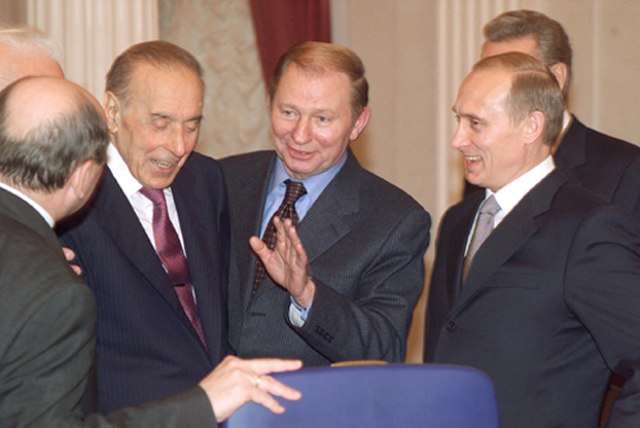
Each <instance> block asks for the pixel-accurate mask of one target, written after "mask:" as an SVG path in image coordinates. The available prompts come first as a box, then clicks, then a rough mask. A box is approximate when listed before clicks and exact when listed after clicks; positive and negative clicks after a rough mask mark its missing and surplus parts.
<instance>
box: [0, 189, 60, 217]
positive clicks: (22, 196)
mask: <svg viewBox="0 0 640 428" xmlns="http://www.w3.org/2000/svg"><path fill="white" fill-rule="evenodd" d="M0 187H1V188H3V189H4V190H6V191H7V192H10V193H12V194H14V195H15V196H17V197H18V198H20V199H22V200H23V201H25V202H26V203H28V204H29V205H31V206H32V207H33V209H34V210H36V211H37V212H38V214H40V215H41V216H42V218H44V220H45V221H46V222H47V224H48V225H49V227H51V228H53V226H54V225H55V221H54V220H53V217H51V214H49V212H48V211H47V210H45V209H44V208H43V207H42V205H40V204H39V203H37V202H36V201H34V200H33V199H31V198H30V197H28V196H27V195H25V194H24V193H22V192H21V191H19V190H18V189H15V188H13V187H11V186H9V185H8V184H5V183H2V182H0Z"/></svg>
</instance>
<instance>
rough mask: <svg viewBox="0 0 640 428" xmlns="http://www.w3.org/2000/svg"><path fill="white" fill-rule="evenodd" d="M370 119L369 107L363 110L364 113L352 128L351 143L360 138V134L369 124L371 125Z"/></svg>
mask: <svg viewBox="0 0 640 428" xmlns="http://www.w3.org/2000/svg"><path fill="white" fill-rule="evenodd" d="M370 117H371V109H370V108H369V107H365V108H363V109H362V112H360V116H358V119H356V121H355V122H354V124H353V126H352V127H351V134H350V135H349V141H353V140H355V139H356V138H358V136H359V135H360V133H361V132H362V131H363V130H364V128H365V127H366V126H367V123H369V118H370Z"/></svg>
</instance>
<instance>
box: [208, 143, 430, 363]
mask: <svg viewBox="0 0 640 428" xmlns="http://www.w3.org/2000/svg"><path fill="white" fill-rule="evenodd" d="M275 158H276V155H275V152H273V151H262V152H255V153H249V154H244V155H239V156H234V157H230V158H226V159H223V160H221V161H220V162H221V166H222V169H223V171H224V174H225V180H226V182H227V188H228V194H229V207H230V217H231V242H232V244H231V259H232V263H231V266H230V280H229V310H228V312H229V325H230V326H229V340H230V343H231V346H232V348H234V349H235V351H236V352H237V354H238V355H239V356H241V357H266V356H268V357H286V358H299V359H302V360H303V361H304V363H305V365H307V366H313V365H325V364H329V363H331V362H335V361H342V360H353V359H384V360H388V361H402V360H403V359H404V357H405V349H406V343H405V342H406V337H407V331H408V328H409V324H410V321H411V315H412V311H413V308H414V306H415V303H416V301H417V298H418V296H419V295H420V293H421V291H422V289H423V286H424V265H423V255H424V252H425V251H426V249H427V246H428V243H429V227H430V218H429V215H428V213H427V212H426V211H425V210H424V209H423V208H422V207H421V206H420V205H419V204H418V203H417V202H416V201H414V200H413V199H412V198H411V197H409V196H408V195H407V194H406V193H404V192H403V191H401V190H400V189H398V188H397V187H395V186H393V185H391V184H389V183H387V182H386V181H384V180H382V179H380V178H379V177H376V176H375V175H373V174H371V173H369V172H367V171H365V170H364V169H363V168H362V167H361V166H360V165H359V164H358V162H357V161H356V159H355V157H354V156H353V154H352V153H351V152H349V155H348V159H347V162H346V164H345V165H344V167H343V168H342V169H341V170H340V172H339V173H338V174H337V175H336V177H335V178H334V179H333V180H332V182H331V183H329V185H328V186H327V188H326V189H325V190H324V191H323V193H322V194H321V195H320V197H319V198H318V199H317V200H316V202H315V203H314V205H313V206H312V207H311V209H310V210H309V211H308V212H307V214H306V216H305V217H304V219H303V220H302V221H301V222H300V223H299V224H298V228H297V231H298V234H299V236H300V238H301V240H302V242H303V244H304V246H305V249H306V251H307V253H308V256H309V262H310V265H311V274H312V275H313V278H314V281H315V282H316V284H317V291H316V296H315V299H314V301H313V306H312V308H311V311H310V313H309V317H308V318H307V321H306V323H305V324H304V326H303V327H301V328H297V327H294V326H292V325H291V324H290V323H289V322H288V308H289V304H290V297H289V295H288V293H286V292H285V291H284V290H283V289H282V288H280V287H279V286H277V285H275V284H274V283H273V282H272V281H271V279H270V278H268V277H267V278H266V279H265V281H264V282H263V283H262V285H261V286H260V288H259V290H258V293H257V294H256V295H255V296H254V297H253V298H252V297H251V288H252V283H253V278H254V275H255V266H256V258H255V256H254V254H253V253H252V252H251V249H250V247H249V238H250V237H251V236H252V235H258V234H259V230H260V224H261V220H262V219H261V217H262V211H263V205H264V201H265V198H266V192H267V186H268V181H269V177H270V174H271V171H272V168H273V165H274V161H275Z"/></svg>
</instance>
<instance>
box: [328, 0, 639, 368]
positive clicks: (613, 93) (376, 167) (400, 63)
mask: <svg viewBox="0 0 640 428" xmlns="http://www.w3.org/2000/svg"><path fill="white" fill-rule="evenodd" d="M332 7H333V14H334V19H333V22H334V26H335V28H334V40H335V41H336V42H337V43H340V44H344V45H347V46H349V47H351V48H352V49H354V50H355V51H356V52H358V53H359V54H360V56H361V57H362V58H363V61H364V63H365V66H366V67H367V74H368V77H369V80H370V83H371V106H372V110H373V118H372V121H371V122H370V125H369V127H368V129H367V130H366V131H365V134H364V136H363V137H362V138H361V139H360V141H358V142H356V144H355V148H356V151H357V154H358V156H359V157H360V159H361V160H363V162H364V164H365V165H366V166H367V167H368V168H370V169H371V170H373V171H374V172H376V173H377V174H379V175H381V176H383V177H385V178H386V179H388V180H389V181H391V182H393V183H395V184H397V185H399V186H400V187H402V188H404V189H405V190H406V191H408V192H409V193H410V194H411V195H413V196H414V197H415V198H416V199H417V200H418V201H419V202H421V203H422V204H423V206H424V207H425V208H426V209H427V210H428V211H429V212H430V213H431V214H432V217H433V220H434V226H433V228H432V231H431V232H432V238H433V239H435V234H436V232H437V223H438V219H439V217H440V216H441V214H442V213H443V211H444V210H445V208H446V207H447V206H449V205H450V204H452V203H453V202H455V201H456V199H457V198H458V195H459V191H460V188H461V179H460V177H461V172H460V169H459V166H458V163H457V158H456V156H455V153H453V151H452V150H450V149H449V147H448V138H449V136H450V135H451V133H452V131H453V126H454V121H453V115H452V113H451V112H450V106H451V104H452V103H453V101H454V98H455V93H456V88H457V85H458V84H459V82H460V80H461V79H462V78H463V76H464V74H465V73H466V70H468V68H469V67H470V66H471V64H472V63H473V62H474V61H475V59H476V58H477V56H478V53H479V48H480V44H481V40H482V39H481V36H482V33H481V28H482V25H483V24H484V22H486V21H487V20H488V19H490V18H491V17H493V16H494V15H496V14H498V13H500V12H501V11H503V10H507V9H512V8H529V9H535V10H539V11H541V12H544V13H546V14H548V15H549V16H551V17H553V18H554V19H557V20H558V21H559V22H561V23H562V24H563V25H564V26H565V28H566V30H567V32H568V33H569V35H570V37H571V40H572V44H573V47H574V51H575V52H574V55H575V58H574V76H575V79H574V82H573V87H572V108H573V110H574V111H575V112H576V113H577V114H578V115H579V117H580V118H581V119H582V120H583V121H585V122H586V123H588V124H590V125H591V126H593V127H596V128H598V129H600V130H602V131H604V132H607V133H610V134H613V135H616V136H618V137H621V138H625V139H627V140H630V141H633V142H636V143H638V142H640V108H639V107H638V106H639V105H640V85H638V84H637V81H636V79H635V78H634V77H635V76H638V75H640V48H639V47H638V45H637V43H638V41H640V30H638V28H637V22H636V21H637V18H638V17H639V16H640V2H639V1H636V0H537V1H534V0H521V1H517V0H510V1H501V0H402V1H391V0H348V1H344V0H334V1H333V2H332ZM639 185H640V183H639ZM433 239H432V241H433ZM433 246H434V243H433V242H432V245H431V248H430V249H429V251H428V255H427V269H428V268H429V266H430V264H431V258H432V256H433V254H432V253H433ZM424 306H425V302H424V298H423V299H422V300H421V302H420V304H419V306H418V308H417V309H416V312H415V315H414V324H413V327H412V331H411V335H410V340H409V356H408V360H409V361H420V358H421V352H422V335H423V327H422V326H423V322H424Z"/></svg>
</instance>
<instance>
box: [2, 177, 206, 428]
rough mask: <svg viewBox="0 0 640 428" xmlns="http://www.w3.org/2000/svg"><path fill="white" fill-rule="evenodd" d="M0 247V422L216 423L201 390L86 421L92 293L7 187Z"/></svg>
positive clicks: (95, 424)
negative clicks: (85, 398) (1, 255)
mask: <svg viewBox="0 0 640 428" xmlns="http://www.w3.org/2000/svg"><path fill="white" fill-rule="evenodd" d="M0 251H1V252H2V254H3V257H2V258H0V272H1V275H0V314H1V315H0V426H2V427H23V426H30V427H43V428H44V427H46V428H55V427H61V428H62V427H64V428H67V427H74V426H83V427H156V426H159V425H162V426H172V427H185V426H192V427H194V428H195V427H201V426H215V418H214V416H213V412H212V409H211V405H210V404H209V401H208V400H207V397H206V395H205V393H204V391H202V390H201V389H200V388H193V389H192V390H189V391H186V392H185V393H183V394H181V395H180V396H176V397H172V399H168V400H164V401H158V402H154V403H148V404H147V405H145V406H144V407H140V408H128V409H125V410H122V411H120V412H116V413H114V414H111V415H109V416H101V415H96V414H94V415H91V416H89V417H87V418H84V416H83V415H84V411H85V410H90V405H91V403H87V402H84V403H83V402H82V397H83V394H84V392H85V388H86V386H87V383H88V380H89V378H90V376H91V375H92V374H93V372H92V370H91V367H92V365H93V358H94V348H95V323H96V308H95V302H94V299H93V296H92V293H91V291H90V290H89V289H88V288H87V287H86V286H85V285H84V284H83V283H82V280H81V279H80V278H79V277H78V276H76V275H75V273H73V271H72V270H71V269H70V268H69V266H68V264H67V262H66V261H65V260H64V257H63V256H62V252H61V249H60V245H59V243H58V240H57V238H56V236H55V234H54V233H53V231H52V230H51V228H50V227H49V225H47V223H46V222H45V221H44V219H43V218H42V217H41V216H40V214H38V213H37V212H36V211H35V210H34V209H33V208H32V207H31V206H29V204H27V203H26V202H24V201H23V200H22V199H20V198H18V197H16V196H15V195H13V194H11V193H9V192H7V191H6V190H4V189H0ZM87 405H89V406H88V407H87ZM83 406H84V407H83Z"/></svg>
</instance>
